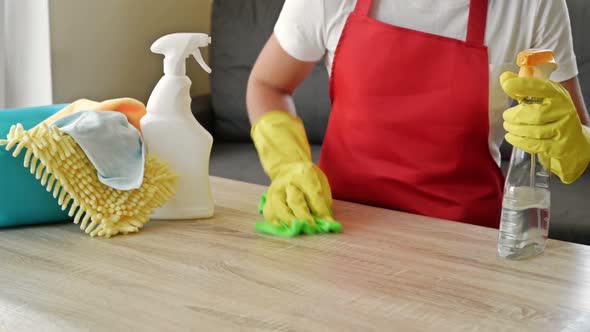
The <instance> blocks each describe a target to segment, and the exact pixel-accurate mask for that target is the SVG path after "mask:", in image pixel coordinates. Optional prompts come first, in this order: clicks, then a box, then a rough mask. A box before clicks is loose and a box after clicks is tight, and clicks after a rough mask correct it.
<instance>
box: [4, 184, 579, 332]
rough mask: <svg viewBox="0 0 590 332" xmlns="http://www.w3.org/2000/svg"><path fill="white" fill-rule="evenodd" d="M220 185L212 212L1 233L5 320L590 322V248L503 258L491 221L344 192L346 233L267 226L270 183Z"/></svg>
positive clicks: (300, 326) (430, 324)
mask: <svg viewBox="0 0 590 332" xmlns="http://www.w3.org/2000/svg"><path fill="white" fill-rule="evenodd" d="M212 185H213V189H214V196H215V200H216V203H217V208H216V216H215V218H213V219H208V220H199V221H166V222H164V221H158V222H157V221H152V222H150V223H148V224H147V225H146V227H145V228H144V229H143V230H142V231H141V233H139V234H138V235H132V236H118V237H115V238H112V239H98V238H94V239H93V238H90V237H88V236H86V235H85V234H83V233H81V232H80V231H79V229H78V228H77V226H76V225H73V224H66V225H51V226H40V227H28V228H19V229H9V230H3V231H0V262H1V266H0V290H1V293H0V330H6V331H44V330H47V331H70V330H71V331H85V330H91V331H188V330H192V331H195V330H198V331H223V330H232V331H233V330H279V331H296V330H306V331H324V330H333V331H373V330H382V331H584V332H587V331H590V248H589V247H585V246H581V245H575V244H569V243H564V242H558V241H550V243H549V245H548V249H547V252H546V254H544V255H543V256H540V257H537V258H535V259H532V260H528V261H521V262H513V261H507V260H503V259H500V258H498V257H497V256H496V236H497V234H496V231H495V230H492V229H485V228H480V227H475V226H471V225H465V224H460V223H454V222H448V221H440V220H434V219H430V218H425V217H420V216H414V215H410V214H404V213H398V212H394V211H387V210H383V209H376V208H370V207H365V206H360V205H356V204H351V203H345V202H336V203H335V211H336V213H337V216H338V217H339V218H340V220H341V221H342V223H343V225H344V227H345V232H344V233H342V234H336V235H326V236H315V237H305V236H304V237H299V238H294V239H281V238H275V237H268V236H263V235H260V234H258V233H256V232H255V231H254V229H253V228H254V222H255V220H258V218H259V217H258V215H257V214H256V206H257V203H258V198H259V195H260V194H261V193H262V192H263V190H264V189H265V188H264V187H261V186H255V185H250V184H245V183H239V182H233V181H230V180H224V179H219V178H212Z"/></svg>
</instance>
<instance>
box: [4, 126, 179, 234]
mask: <svg viewBox="0 0 590 332" xmlns="http://www.w3.org/2000/svg"><path fill="white" fill-rule="evenodd" d="M0 145H6V150H7V151H10V150H13V149H14V151H13V153H12V156H14V157H18V156H19V155H20V153H21V152H22V151H23V150H25V151H26V152H25V158H24V163H23V165H24V167H27V168H29V169H30V171H31V174H32V175H33V176H35V178H36V179H37V180H39V181H40V183H41V185H43V186H44V187H46V188H47V191H48V192H52V193H53V197H54V198H56V203H57V204H58V205H60V206H61V208H62V210H66V209H67V208H68V206H69V212H68V215H69V216H70V217H74V222H75V223H76V224H80V229H82V230H84V231H85V232H86V233H87V234H90V235H91V236H93V237H94V236H104V237H111V236H115V235H117V234H128V233H134V232H138V231H139V229H140V228H142V227H143V225H144V224H145V223H146V222H148V221H149V215H151V214H152V213H153V212H154V209H156V208H158V207H160V206H162V205H164V204H165V203H166V202H167V201H168V200H169V199H170V198H172V196H173V195H174V193H175V190H174V185H175V184H176V180H177V176H176V175H175V174H174V173H173V172H172V171H171V170H170V168H169V167H168V165H167V164H166V163H164V162H163V161H161V160H159V159H158V158H157V157H155V156H153V155H150V154H147V155H146V160H145V170H144V180H143V184H142V186H141V187H140V188H139V189H135V190H129V191H123V190H117V189H114V188H111V187H109V186H106V185H104V184H103V183H101V182H100V181H99V179H98V175H97V174H96V168H94V166H93V165H92V163H91V162H90V161H89V160H88V158H87V157H86V154H85V153H84V152H83V151H82V149H81V148H80V146H79V145H78V144H77V143H76V142H75V141H74V139H73V138H72V137H70V136H69V135H67V134H64V133H62V132H61V131H60V130H59V129H58V128H57V127H52V128H49V127H48V126H47V125H45V124H41V125H40V126H37V127H35V128H33V129H31V130H29V131H27V130H25V129H24V128H23V126H22V125H20V124H17V125H14V126H12V127H11V128H10V133H9V134H8V137H7V139H6V140H0Z"/></svg>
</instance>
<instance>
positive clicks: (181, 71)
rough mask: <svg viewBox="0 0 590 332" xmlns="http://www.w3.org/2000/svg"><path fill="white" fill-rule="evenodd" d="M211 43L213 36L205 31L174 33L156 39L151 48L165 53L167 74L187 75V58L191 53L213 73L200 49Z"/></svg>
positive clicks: (153, 50) (206, 69)
mask: <svg viewBox="0 0 590 332" xmlns="http://www.w3.org/2000/svg"><path fill="white" fill-rule="evenodd" d="M210 43H211V37H209V36H208V35H207V34H204V33H174V34H170V35H166V36H164V37H161V38H160V39H158V40H156V42H154V44H153V45H152V47H151V50H152V52H154V53H158V54H163V55H164V74H166V75H175V76H183V75H186V59H187V58H188V57H189V56H191V55H192V56H194V57H195V59H196V60H197V62H198V63H199V65H201V67H203V69H204V70H205V71H206V72H207V73H211V68H209V66H207V64H206V63H205V60H204V59H203V56H202V55H201V51H200V49H199V48H200V47H207V46H208V45H209V44H210Z"/></svg>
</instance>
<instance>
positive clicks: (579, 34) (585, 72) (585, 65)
mask: <svg viewBox="0 0 590 332" xmlns="http://www.w3.org/2000/svg"><path fill="white" fill-rule="evenodd" d="M567 5H568V10H569V14H570V19H571V25H572V35H573V38H574V51H575V52H576V57H577V60H578V70H579V72H580V74H579V79H580V85H581V86H582V93H583V94H584V100H585V101H586V105H587V106H588V107H590V34H589V33H588V31H589V30H588V21H589V20H590V1H588V0H567Z"/></svg>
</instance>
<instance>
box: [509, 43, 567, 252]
mask: <svg viewBox="0 0 590 332" xmlns="http://www.w3.org/2000/svg"><path fill="white" fill-rule="evenodd" d="M517 65H518V66H519V67H520V71H519V76H520V77H536V78H543V79H549V77H550V76H551V73H553V71H555V69H557V64H556V63H555V59H554V55H553V52H551V51H548V50H538V49H529V50H525V51H522V52H520V53H519V54H518V57H517ZM542 102H543V100H542V99H539V98H535V97H525V98H524V99H523V100H522V103H528V104H535V103H542ZM545 159H547V160H545ZM550 174H551V158H540V156H539V155H537V154H529V153H527V152H525V151H523V150H521V149H519V148H517V147H514V148H513V149H512V156H511V158H510V164H509V166H508V174H507V176H506V182H505V185H504V199H503V201H502V219H501V221H500V232H499V235H498V254H499V256H500V257H504V258H508V259H525V258H529V257H533V256H536V255H539V254H541V253H542V252H543V251H544V250H545V243H546V241H547V236H548V232H549V215H550V213H549V211H550V207H551V200H550V198H551V196H550V190H549V179H550Z"/></svg>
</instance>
